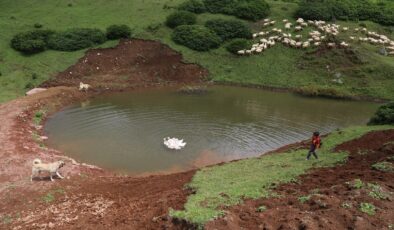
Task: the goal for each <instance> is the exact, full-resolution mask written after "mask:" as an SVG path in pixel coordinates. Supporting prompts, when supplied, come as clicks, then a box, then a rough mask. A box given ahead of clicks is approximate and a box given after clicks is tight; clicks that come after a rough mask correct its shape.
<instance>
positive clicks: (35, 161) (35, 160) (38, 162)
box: [33, 158, 41, 165]
mask: <svg viewBox="0 0 394 230" xmlns="http://www.w3.org/2000/svg"><path fill="white" fill-rule="evenodd" d="M37 164H41V160H40V159H38V158H36V159H34V160H33V165H37Z"/></svg>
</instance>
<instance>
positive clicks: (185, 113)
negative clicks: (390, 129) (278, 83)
mask: <svg viewBox="0 0 394 230" xmlns="http://www.w3.org/2000/svg"><path fill="white" fill-rule="evenodd" d="M377 107H378V105H377V104H374V103H369V102H356V101H338V100H331V99H322V98H305V97H300V96H296V95H294V94H290V93H277V92H276V93H275V92H270V91H264V90H259V89H250V88H241V87H229V86H213V87H210V88H209V93H207V94H205V95H183V94H179V93H177V92H176V90H175V89H171V88H167V89H155V90H144V91H135V92H127V93H119V94H112V95H105V96H100V97H97V98H93V99H90V100H88V101H84V102H81V103H78V104H74V105H72V106H69V107H67V108H65V109H64V110H62V111H60V112H58V113H56V114H54V115H53V116H51V117H50V118H49V119H48V121H47V123H46V125H45V133H46V135H47V136H48V137H49V140H48V142H49V145H50V146H51V147H54V148H56V149H58V150H61V151H63V152H64V153H65V154H66V155H68V156H70V157H73V158H75V159H76V160H78V161H82V162H85V163H89V164H94V165H98V166H100V167H103V168H106V169H110V170H115V171H123V172H128V173H131V174H133V173H135V174H139V173H148V172H150V173H151V172H162V171H166V172H171V171H181V170H186V169H190V168H194V167H201V166H204V165H208V164H213V163H218V162H222V161H230V160H234V159H241V158H247V157H253V156H257V155H260V154H262V153H264V152H267V151H270V150H274V149H276V148H278V147H281V146H283V145H286V144H290V143H293V142H297V141H301V140H304V139H308V138H310V136H311V133H312V132H313V131H316V130H318V131H320V132H321V133H323V134H324V133H328V132H330V131H333V130H335V129H338V128H343V127H347V126H351V125H361V124H365V123H366V122H367V121H368V118H369V117H371V115H372V114H373V113H374V111H375V110H376V108H377ZM165 137H177V138H180V139H184V140H185V141H186V142H187V145H186V147H185V148H184V149H182V150H169V149H167V148H166V147H165V146H164V144H163V138H165Z"/></svg>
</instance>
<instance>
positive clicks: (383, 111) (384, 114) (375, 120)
mask: <svg viewBox="0 0 394 230" xmlns="http://www.w3.org/2000/svg"><path fill="white" fill-rule="evenodd" d="M386 124H394V102H391V103H388V104H386V105H382V106H380V107H379V108H378V110H377V111H376V113H375V114H374V115H373V116H372V118H371V119H370V120H369V122H368V125H386Z"/></svg>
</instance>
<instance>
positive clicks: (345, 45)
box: [339, 41, 349, 48]
mask: <svg viewBox="0 0 394 230" xmlns="http://www.w3.org/2000/svg"><path fill="white" fill-rule="evenodd" d="M339 45H340V46H341V47H343V48H347V47H349V44H347V43H346V42H344V41H343V42H341V44H339Z"/></svg>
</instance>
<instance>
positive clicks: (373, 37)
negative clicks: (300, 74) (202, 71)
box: [237, 18, 394, 56]
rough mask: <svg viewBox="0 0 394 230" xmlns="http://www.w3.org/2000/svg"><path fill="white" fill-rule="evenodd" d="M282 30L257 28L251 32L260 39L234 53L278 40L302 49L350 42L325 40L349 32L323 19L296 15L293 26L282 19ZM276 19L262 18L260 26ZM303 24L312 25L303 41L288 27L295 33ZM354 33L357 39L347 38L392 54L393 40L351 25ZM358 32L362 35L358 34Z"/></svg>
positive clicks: (255, 50)
mask: <svg viewBox="0 0 394 230" xmlns="http://www.w3.org/2000/svg"><path fill="white" fill-rule="evenodd" d="M282 22H283V23H284V29H283V30H282V29H278V28H276V27H275V28H272V29H270V30H266V31H261V32H259V33H255V34H253V38H254V39H260V40H259V42H257V43H255V44H253V45H252V47H251V48H250V49H245V50H239V51H238V52H237V53H238V54H239V55H251V54H259V53H262V52H263V51H264V50H267V49H269V48H270V47H273V46H274V45H276V44H278V43H282V44H283V45H285V46H288V47H291V48H299V49H306V48H308V47H311V46H314V47H318V46H321V45H323V44H325V45H326V46H327V47H328V48H336V47H339V48H348V47H350V44H349V43H347V42H345V41H341V42H340V43H339V44H337V43H335V42H329V39H328V36H334V37H337V36H338V34H339V33H340V32H346V31H349V30H350V28H349V27H341V26H340V25H337V24H329V23H326V22H325V21H320V20H319V21H317V20H315V21H311V20H308V21H304V19H302V18H298V19H297V21H296V23H295V25H293V23H291V22H289V20H287V19H284V20H283V21H282ZM275 24H276V21H273V20H270V19H268V18H267V19H264V20H263V27H265V28H266V27H270V26H274V25H275ZM306 27H313V28H314V29H315V30H313V31H311V32H310V33H309V34H308V38H307V40H302V35H301V34H297V35H294V36H293V34H291V33H290V31H291V30H292V28H294V29H293V30H294V31H295V32H301V31H302V30H304V28H306ZM354 33H360V36H359V37H358V38H356V37H354V36H349V39H350V40H351V41H359V42H368V43H370V44H373V45H383V46H385V49H386V50H387V55H389V56H394V41H393V40H390V39H389V38H388V37H387V36H385V35H381V34H378V33H376V32H372V31H368V30H367V28H355V29H354ZM361 34H362V35H361Z"/></svg>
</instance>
